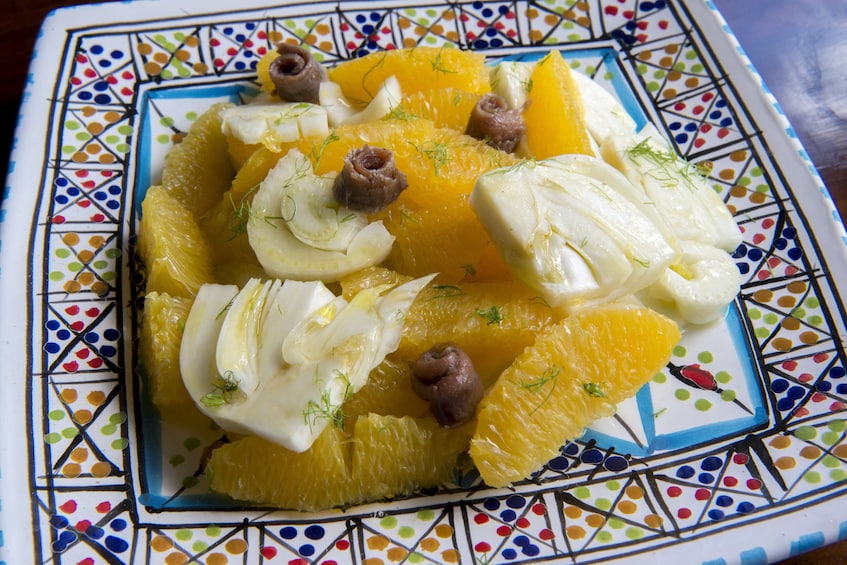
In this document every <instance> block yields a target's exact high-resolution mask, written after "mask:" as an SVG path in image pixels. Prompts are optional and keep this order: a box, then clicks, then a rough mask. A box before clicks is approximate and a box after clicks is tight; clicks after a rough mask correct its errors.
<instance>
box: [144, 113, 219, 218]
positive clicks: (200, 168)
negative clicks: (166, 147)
mask: <svg viewBox="0 0 847 565" xmlns="http://www.w3.org/2000/svg"><path fill="white" fill-rule="evenodd" d="M230 106H232V104H231V103H228V102H219V103H217V104H213V105H212V107H211V108H209V109H208V110H206V111H205V112H203V113H202V114H201V115H200V116H199V117H198V118H197V120H196V121H195V122H194V123H193V124H192V125H191V127H190V128H189V130H188V133H187V134H186V136H185V138H183V140H182V141H181V142H180V143H178V144H177V145H175V146H174V147H173V149H171V150H170V151H169V152H168V154H167V157H165V166H164V168H163V170H162V181H161V185H162V186H163V187H165V189H166V190H168V192H170V193H171V195H172V196H174V198H176V199H177V200H179V202H180V203H181V204H182V205H183V206H185V207H186V208H188V209H189V210H191V212H192V213H194V214H195V216H197V217H200V216H202V215H203V214H204V213H205V212H206V211H208V210H209V209H210V208H211V207H212V206H214V205H215V204H216V203H217V202H218V201H219V200H220V198H221V195H222V194H223V193H224V192H225V191H226V190H227V189H229V184H230V180H231V179H232V175H233V168H232V164H231V162H230V159H229V149H228V142H227V137H226V136H225V135H224V134H223V132H222V131H221V123H222V120H221V115H220V114H221V111H223V110H224V109H225V108H228V107H230Z"/></svg>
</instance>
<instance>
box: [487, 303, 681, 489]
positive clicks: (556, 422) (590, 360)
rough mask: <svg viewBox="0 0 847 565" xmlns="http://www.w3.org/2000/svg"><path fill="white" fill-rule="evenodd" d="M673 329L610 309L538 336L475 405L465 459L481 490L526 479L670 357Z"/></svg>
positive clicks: (659, 318)
mask: <svg viewBox="0 0 847 565" xmlns="http://www.w3.org/2000/svg"><path fill="white" fill-rule="evenodd" d="M679 337H680V332H679V328H678V327H677V325H676V323H675V322H673V321H672V320H670V319H668V318H666V317H664V316H663V315H661V314H658V313H656V312H654V311H653V310H650V309H648V308H644V307H638V306H628V305H619V304H612V305H608V306H602V307H597V308H592V309H590V310H585V311H583V312H581V313H577V314H574V315H572V316H570V317H568V318H565V319H564V320H562V321H561V322H559V323H558V324H556V325H555V326H552V327H551V328H549V329H548V330H546V331H545V332H543V333H540V334H539V336H538V338H537V340H536V341H535V344H534V345H532V346H531V347H529V348H527V349H526V350H525V351H524V352H523V353H522V354H521V355H520V356H519V357H518V358H517V359H516V360H515V362H514V364H513V365H512V366H510V367H509V368H508V369H507V370H506V371H504V372H503V374H502V375H501V376H500V378H499V379H498V381H497V383H496V384H495V385H494V386H493V387H492V388H491V389H490V391H489V392H488V394H487V396H486V397H485V398H483V400H482V402H480V404H479V406H478V407H477V418H478V424H477V428H476V431H475V433H474V437H473V439H472V440H471V447H470V455H471V458H472V459H473V461H474V464H475V465H476V467H477V469H478V470H479V472H480V476H481V477H482V479H483V481H485V483H486V484H487V485H490V486H494V487H503V486H507V485H509V484H511V483H513V482H515V481H519V480H521V479H524V478H527V477H529V476H530V475H531V474H532V473H533V472H535V471H537V470H538V469H539V468H540V467H541V466H542V465H543V464H544V463H546V462H547V461H548V460H550V459H551V458H552V457H554V456H555V455H556V454H557V453H558V449H559V447H560V446H561V445H563V444H564V443H565V442H566V441H568V440H571V439H575V438H577V437H579V435H580V434H581V433H582V431H583V429H584V428H585V427H586V426H588V425H589V424H590V423H591V422H593V421H594V420H596V419H597V418H600V417H603V416H609V415H611V414H612V413H614V410H615V404H616V403H618V402H621V401H622V400H624V399H626V398H628V397H630V396H633V395H634V394H635V393H636V392H637V391H638V389H639V388H641V386H642V385H644V383H646V382H647V381H648V380H649V379H650V378H651V377H652V376H653V375H654V374H656V373H657V372H658V371H659V370H660V369H661V368H662V367H663V366H664V365H665V363H667V361H668V359H669V358H670V354H671V350H672V349H673V347H674V346H675V345H676V343H677V341H679Z"/></svg>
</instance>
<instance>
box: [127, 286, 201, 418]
mask: <svg viewBox="0 0 847 565" xmlns="http://www.w3.org/2000/svg"><path fill="white" fill-rule="evenodd" d="M192 302H193V301H192V299H190V298H180V297H176V296H170V295H168V294H165V293H161V294H160V293H158V292H151V293H149V294H148V295H147V296H145V297H144V311H143V312H142V316H141V338H140V341H139V357H140V359H141V363H142V366H143V368H142V371H143V373H144V377H145V378H144V384H145V387H146V388H147V390H148V394H149V395H150V398H151V399H152V400H153V404H155V405H156V406H173V405H177V404H191V403H192V400H191V397H190V396H189V395H188V391H187V390H185V385H183V384H182V376H181V375H180V372H179V345H180V342H181V341H182V330H183V328H184V327H185V320H186V318H188V311H189V310H190V309H191V303H192Z"/></svg>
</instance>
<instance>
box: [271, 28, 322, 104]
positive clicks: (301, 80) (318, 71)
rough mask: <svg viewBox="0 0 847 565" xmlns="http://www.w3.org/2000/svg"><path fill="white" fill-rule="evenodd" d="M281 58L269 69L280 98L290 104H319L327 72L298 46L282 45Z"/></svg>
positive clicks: (273, 62)
mask: <svg viewBox="0 0 847 565" xmlns="http://www.w3.org/2000/svg"><path fill="white" fill-rule="evenodd" d="M276 50H277V53H279V56H278V57H277V58H276V59H274V60H273V61H272V62H271V65H270V67H269V69H268V72H269V73H270V76H271V80H272V81H273V83H274V86H275V87H276V92H277V94H279V97H280V98H282V99H283V100H287V101H289V102H309V103H312V104H318V102H319V99H318V91H319V88H320V84H321V82H322V81H325V80H326V70H324V68H323V67H322V66H321V65H320V63H318V62H317V61H316V60H315V58H314V57H312V55H311V54H310V53H309V52H308V51H306V50H305V49H303V48H302V47H298V46H296V45H291V44H289V43H280V44H278V45H277V48H276Z"/></svg>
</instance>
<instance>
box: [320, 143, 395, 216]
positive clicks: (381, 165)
mask: <svg viewBox="0 0 847 565" xmlns="http://www.w3.org/2000/svg"><path fill="white" fill-rule="evenodd" d="M407 186H408V183H407V182H406V175H405V174H404V173H403V172H402V171H400V170H399V169H398V168H397V163H396V162H395V161H394V154H393V153H392V152H391V151H390V150H388V149H385V148H382V147H371V146H369V145H364V146H362V147H359V148H358V149H353V150H352V151H350V153H348V154H347V156H346V157H345V158H344V168H343V169H342V170H341V173H339V175H338V176H337V177H335V184H334V185H333V187H332V192H333V195H334V196H335V200H336V202H338V203H339V204H341V205H343V206H346V207H348V208H350V209H351V210H356V211H359V212H367V213H373V212H379V211H380V210H382V209H383V208H385V207H386V206H388V205H389V204H391V203H392V202H394V201H395V200H397V197H398V196H400V193H401V192H403V190H405V188H406V187H407Z"/></svg>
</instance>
